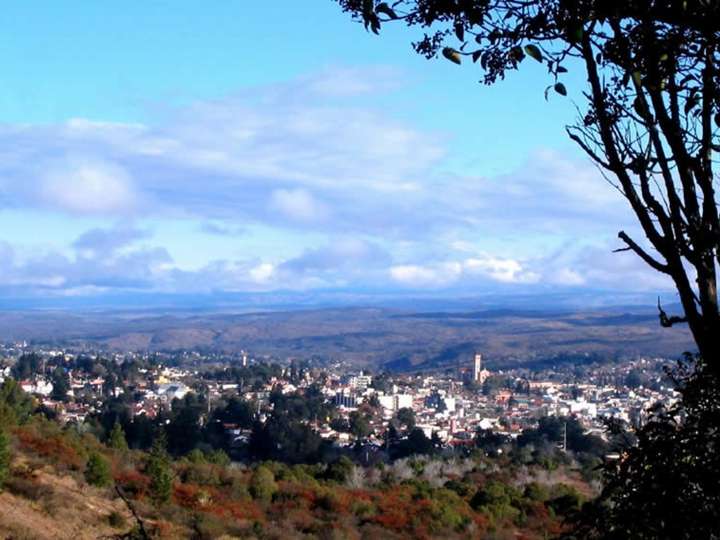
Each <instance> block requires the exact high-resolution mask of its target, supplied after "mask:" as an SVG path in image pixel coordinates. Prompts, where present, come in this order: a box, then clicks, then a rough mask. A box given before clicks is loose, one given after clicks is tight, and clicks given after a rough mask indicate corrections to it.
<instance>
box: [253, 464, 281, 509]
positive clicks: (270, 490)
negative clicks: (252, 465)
mask: <svg viewBox="0 0 720 540" xmlns="http://www.w3.org/2000/svg"><path fill="white" fill-rule="evenodd" d="M277 489H278V486H277V483H275V475H273V473H272V471H271V470H270V469H268V468H267V467H265V466H264V465H260V466H259V467H258V468H257V469H255V472H254V473H253V475H252V477H251V478H250V495H252V496H253V498H254V499H258V500H260V501H264V502H270V500H272V496H273V495H274V494H275V492H276V491H277Z"/></svg>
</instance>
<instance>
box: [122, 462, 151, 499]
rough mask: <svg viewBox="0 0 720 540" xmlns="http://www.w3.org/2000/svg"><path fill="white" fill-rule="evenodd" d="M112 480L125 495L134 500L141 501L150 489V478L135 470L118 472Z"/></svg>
mask: <svg viewBox="0 0 720 540" xmlns="http://www.w3.org/2000/svg"><path fill="white" fill-rule="evenodd" d="M114 479H115V483H116V484H117V485H118V486H120V487H121V488H122V489H123V491H124V492H125V493H126V494H128V495H129V496H131V497H133V498H135V499H142V498H143V497H144V496H145V495H146V494H147V492H148V489H150V478H148V477H147V476H145V475H144V474H142V473H140V472H138V471H137V470H135V469H129V470H124V471H120V472H118V473H116V474H115V475H114Z"/></svg>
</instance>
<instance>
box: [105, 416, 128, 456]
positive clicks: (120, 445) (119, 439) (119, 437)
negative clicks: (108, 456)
mask: <svg viewBox="0 0 720 540" xmlns="http://www.w3.org/2000/svg"><path fill="white" fill-rule="evenodd" d="M108 446H109V447H110V448H113V449H115V450H119V451H121V452H124V451H125V450H127V449H128V443H127V439H125V430H123V428H122V426H121V425H120V422H115V425H113V428H112V431H110V436H109V437H108Z"/></svg>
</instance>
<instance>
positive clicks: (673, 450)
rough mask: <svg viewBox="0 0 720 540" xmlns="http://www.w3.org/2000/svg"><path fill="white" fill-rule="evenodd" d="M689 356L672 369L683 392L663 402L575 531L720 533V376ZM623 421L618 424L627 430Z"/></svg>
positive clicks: (596, 534) (613, 466) (583, 534)
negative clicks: (673, 400) (671, 401)
mask: <svg viewBox="0 0 720 540" xmlns="http://www.w3.org/2000/svg"><path fill="white" fill-rule="evenodd" d="M697 367H698V369H697V370H696V369H695V363H694V362H693V361H692V360H690V359H689V358H688V359H687V360H686V361H685V362H683V363H681V364H680V365H679V366H678V367H677V368H676V370H675V371H674V372H673V373H672V377H673V378H674V380H675V381H676V383H677V384H678V389H679V391H680V392H681V394H682V399H681V400H680V401H678V402H677V403H676V404H674V405H672V406H669V407H662V406H659V405H658V406H657V407H656V408H655V410H654V411H653V413H652V416H651V418H650V420H649V421H648V422H647V423H646V425H645V426H644V427H643V428H641V429H640V430H638V431H637V432H636V435H637V437H638V442H637V445H627V446H626V448H625V449H624V450H623V451H622V452H621V454H620V459H618V460H614V461H610V462H608V463H607V464H606V466H605V468H604V471H603V472H604V477H605V478H604V479H605V485H604V489H603V492H602V494H601V496H600V498H599V499H598V500H597V501H596V502H594V503H593V504H591V505H586V508H585V509H584V512H583V514H582V516H581V520H580V526H579V527H578V528H577V529H576V530H575V531H574V536H571V537H573V538H598V539H599V538H602V539H608V540H615V539H618V540H619V539H624V538H676V539H688V540H689V539H691V538H720V520H719V519H718V514H717V509H718V508H720V452H718V448H720V380H718V377H717V375H715V374H714V372H713V371H710V370H708V369H707V368H706V366H705V365H704V364H703V362H702V361H701V360H699V361H698V363H697ZM621 430H622V427H621V426H617V427H616V428H614V431H621Z"/></svg>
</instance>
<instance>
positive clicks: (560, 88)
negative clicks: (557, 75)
mask: <svg viewBox="0 0 720 540" xmlns="http://www.w3.org/2000/svg"><path fill="white" fill-rule="evenodd" d="M554 88H555V91H556V92H557V93H558V94H560V95H561V96H567V89H566V88H565V85H564V84H563V83H561V82H559V83H555V87H554Z"/></svg>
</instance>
